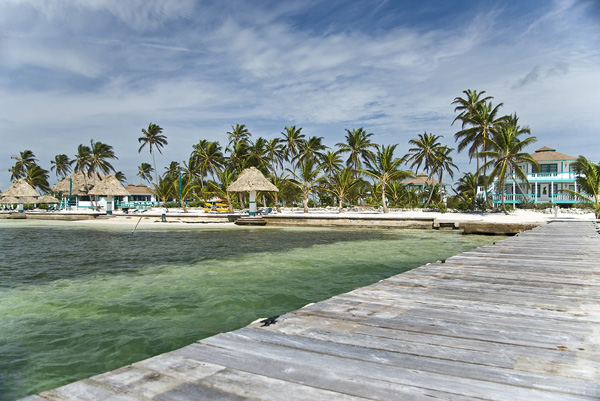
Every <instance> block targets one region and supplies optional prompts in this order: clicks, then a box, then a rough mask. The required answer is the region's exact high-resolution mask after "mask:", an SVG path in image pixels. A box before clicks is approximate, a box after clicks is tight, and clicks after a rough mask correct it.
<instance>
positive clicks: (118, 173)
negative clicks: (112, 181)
mask: <svg viewBox="0 0 600 401" xmlns="http://www.w3.org/2000/svg"><path fill="white" fill-rule="evenodd" d="M115 178H116V179H117V181H119V182H120V183H121V185H125V183H126V182H127V177H125V174H123V172H122V171H115Z"/></svg>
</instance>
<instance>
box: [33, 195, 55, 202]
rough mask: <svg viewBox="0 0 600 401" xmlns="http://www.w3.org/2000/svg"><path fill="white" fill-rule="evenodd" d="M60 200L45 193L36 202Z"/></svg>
mask: <svg viewBox="0 0 600 401" xmlns="http://www.w3.org/2000/svg"><path fill="white" fill-rule="evenodd" d="M59 202H60V201H59V200H58V199H56V198H55V197H54V196H52V195H50V194H46V195H44V196H42V197H41V198H40V199H38V200H37V203H59Z"/></svg>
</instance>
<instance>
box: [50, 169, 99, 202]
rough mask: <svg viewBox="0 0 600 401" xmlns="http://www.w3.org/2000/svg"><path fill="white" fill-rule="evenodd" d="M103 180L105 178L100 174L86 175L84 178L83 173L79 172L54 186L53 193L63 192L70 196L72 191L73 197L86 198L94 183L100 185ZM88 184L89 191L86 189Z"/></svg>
mask: <svg viewBox="0 0 600 401" xmlns="http://www.w3.org/2000/svg"><path fill="white" fill-rule="evenodd" d="M103 179H104V176H103V175H102V174H99V173H94V174H88V173H86V174H85V176H84V174H83V173H82V172H81V171H77V172H75V173H73V174H71V175H70V176H68V177H66V178H63V179H62V180H61V181H60V182H59V183H58V184H56V185H54V186H53V187H52V192H62V193H66V194H68V193H69V191H71V194H72V195H73V196H85V195H88V189H91V188H93V187H94V183H96V184H98V183H99V182H101V181H102V180H103ZM69 180H70V181H69ZM86 183H87V187H88V189H86Z"/></svg>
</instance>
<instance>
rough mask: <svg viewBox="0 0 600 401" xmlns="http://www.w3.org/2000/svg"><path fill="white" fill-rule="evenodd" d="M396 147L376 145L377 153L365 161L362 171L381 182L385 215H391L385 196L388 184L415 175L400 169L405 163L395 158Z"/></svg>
mask: <svg viewBox="0 0 600 401" xmlns="http://www.w3.org/2000/svg"><path fill="white" fill-rule="evenodd" d="M396 146H397V145H388V146H385V145H375V147H376V149H377V151H376V153H375V154H373V156H371V157H368V158H367V159H366V160H365V166H366V168H365V169H361V170H360V171H361V172H363V173H365V174H367V175H369V176H370V177H372V178H374V179H376V180H377V181H379V186H380V188H379V189H380V191H381V203H382V204H383V213H389V209H388V207H387V200H386V195H385V194H386V189H387V185H388V183H390V182H392V181H400V180H404V179H406V178H409V177H412V176H413V175H414V174H413V173H411V172H410V171H403V170H401V169H400V166H401V165H402V164H403V163H404V158H398V157H394V150H396Z"/></svg>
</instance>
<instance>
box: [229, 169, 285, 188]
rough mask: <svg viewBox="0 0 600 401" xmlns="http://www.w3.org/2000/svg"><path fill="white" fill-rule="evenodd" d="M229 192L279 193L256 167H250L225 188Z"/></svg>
mask: <svg viewBox="0 0 600 401" xmlns="http://www.w3.org/2000/svg"><path fill="white" fill-rule="evenodd" d="M227 191H229V192H250V191H263V192H279V190H278V189H277V187H276V186H275V185H273V184H272V183H270V182H269V181H268V180H267V179H266V178H265V176H264V175H263V174H262V173H261V172H260V171H258V169H257V168H256V167H250V168H247V169H245V170H244V171H242V172H241V173H240V175H239V176H238V178H237V180H235V181H234V182H233V183H231V184H230V185H229V186H228V187H227Z"/></svg>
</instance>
